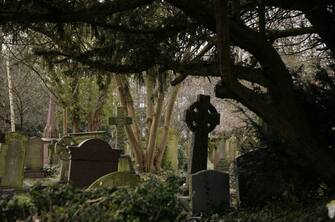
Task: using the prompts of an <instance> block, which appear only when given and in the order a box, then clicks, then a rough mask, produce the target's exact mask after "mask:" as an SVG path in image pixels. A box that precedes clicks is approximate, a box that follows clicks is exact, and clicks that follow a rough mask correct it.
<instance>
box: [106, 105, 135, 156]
mask: <svg viewBox="0 0 335 222" xmlns="http://www.w3.org/2000/svg"><path fill="white" fill-rule="evenodd" d="M109 124H110V125H116V144H117V148H118V149H121V150H123V152H124V151H125V146H126V141H127V135H126V131H125V126H126V125H131V124H132V118H130V117H127V110H126V108H125V107H123V106H120V107H117V116H116V117H111V118H110V119H109Z"/></svg>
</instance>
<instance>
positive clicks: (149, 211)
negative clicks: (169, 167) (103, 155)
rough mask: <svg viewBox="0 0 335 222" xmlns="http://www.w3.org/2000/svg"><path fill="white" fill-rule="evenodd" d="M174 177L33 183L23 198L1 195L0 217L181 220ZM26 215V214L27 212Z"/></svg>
mask: <svg viewBox="0 0 335 222" xmlns="http://www.w3.org/2000/svg"><path fill="white" fill-rule="evenodd" d="M178 187H179V182H178V181H177V179H176V178H175V177H169V178H168V179H167V180H165V181H162V180H160V179H158V178H153V177H149V178H148V179H147V180H146V181H145V182H144V183H143V184H141V185H140V186H138V187H137V188H135V189H129V188H120V189H106V188H104V189H95V190H80V189H77V188H75V187H73V186H71V185H60V184H57V185H52V186H42V185H36V186H34V187H32V189H31V190H30V192H29V195H30V196H29V198H28V197H25V198H26V201H25V202H22V201H17V200H16V199H17V197H16V196H14V197H7V198H5V199H1V201H0V206H1V209H2V210H1V214H0V215H1V216H2V217H1V218H4V221H13V220H19V219H21V220H26V221H30V220H31V219H32V218H33V216H34V218H38V219H39V220H40V221H120V222H121V221H181V220H182V218H183V211H182V207H181V205H180V204H179V202H178V200H177V198H176V193H177V192H178ZM29 215H30V216H29Z"/></svg>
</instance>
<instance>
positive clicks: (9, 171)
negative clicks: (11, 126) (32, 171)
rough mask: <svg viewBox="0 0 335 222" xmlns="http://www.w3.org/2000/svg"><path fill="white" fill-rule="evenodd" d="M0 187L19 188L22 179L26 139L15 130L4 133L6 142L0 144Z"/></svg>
mask: <svg viewBox="0 0 335 222" xmlns="http://www.w3.org/2000/svg"><path fill="white" fill-rule="evenodd" d="M0 145H1V147H0V177H1V178H2V180H1V185H0V186H1V187H5V188H14V189H21V188H22V186H23V179H24V162H25V155H26V149H27V145H28V139H27V138H26V137H25V136H23V135H21V134H19V133H16V132H11V133H9V134H7V135H6V143H4V144H0Z"/></svg>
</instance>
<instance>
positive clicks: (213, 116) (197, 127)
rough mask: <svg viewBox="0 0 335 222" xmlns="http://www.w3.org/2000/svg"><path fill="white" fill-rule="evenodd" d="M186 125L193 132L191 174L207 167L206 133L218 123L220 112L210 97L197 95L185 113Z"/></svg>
mask: <svg viewBox="0 0 335 222" xmlns="http://www.w3.org/2000/svg"><path fill="white" fill-rule="evenodd" d="M185 121H186V124H187V126H188V127H189V128H190V130H191V131H192V132H193V141H192V148H191V162H190V165H191V166H190V169H191V174H193V173H196V172H198V171H201V170H205V169H207V156H208V133H210V132H211V131H212V130H214V128H215V127H216V125H218V124H219V123H220V114H218V112H217V111H216V109H215V107H214V106H213V105H212V104H211V103H210V97H209V96H206V95H199V96H198V100H197V101H196V102H195V103H193V104H192V105H191V106H190V107H189V108H188V109H187V110H186V115H185Z"/></svg>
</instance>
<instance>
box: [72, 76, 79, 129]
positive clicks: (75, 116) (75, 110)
mask: <svg viewBox="0 0 335 222" xmlns="http://www.w3.org/2000/svg"><path fill="white" fill-rule="evenodd" d="M71 91H72V132H73V133H77V132H79V131H80V127H79V124H80V115H79V112H80V108H79V77H78V76H75V77H74V78H73V80H72V82H71Z"/></svg>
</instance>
